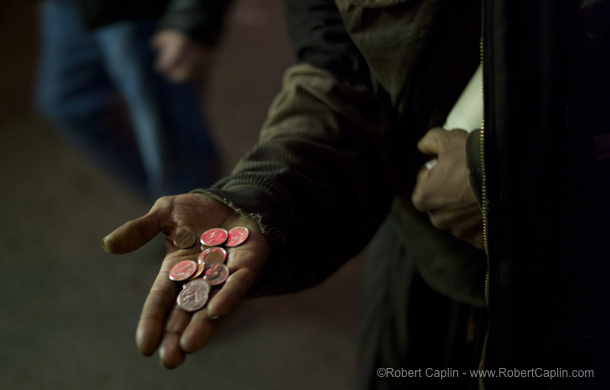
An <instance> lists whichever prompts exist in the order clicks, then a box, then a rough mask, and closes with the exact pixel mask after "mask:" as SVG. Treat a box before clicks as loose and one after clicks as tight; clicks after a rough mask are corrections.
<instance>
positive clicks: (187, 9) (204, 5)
mask: <svg viewBox="0 0 610 390" xmlns="http://www.w3.org/2000/svg"><path fill="white" fill-rule="evenodd" d="M232 3H233V1H232V0H171V1H169V2H168V5H167V8H166V10H165V12H164V14H163V16H162V17H161V20H160V22H159V28H161V29H165V28H168V29H175V30H179V31H182V32H185V33H186V34H188V35H189V36H190V37H191V38H193V39H194V40H196V41H197V42H199V43H202V44H204V45H206V46H214V45H216V44H217V43H218V41H219V40H220V36H221V33H222V30H223V28H224V22H225V16H226V14H227V12H228V10H229V8H230V6H231V4H232Z"/></svg>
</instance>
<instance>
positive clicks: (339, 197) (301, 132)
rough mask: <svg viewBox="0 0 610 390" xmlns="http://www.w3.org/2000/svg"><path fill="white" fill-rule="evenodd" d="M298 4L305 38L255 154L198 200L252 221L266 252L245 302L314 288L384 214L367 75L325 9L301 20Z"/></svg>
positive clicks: (382, 119)
mask: <svg viewBox="0 0 610 390" xmlns="http://www.w3.org/2000/svg"><path fill="white" fill-rule="evenodd" d="M313 3H314V2H310V3H308V5H311V4H313ZM327 3H328V2H323V4H327ZM295 4H296V3H295ZM303 4H305V2H303V1H301V2H300V3H299V4H298V5H297V6H296V8H294V9H293V10H294V11H298V12H295V13H291V8H290V6H291V4H290V3H289V4H288V6H287V11H288V25H289V26H291V27H292V28H295V27H299V26H300V27H303V26H308V27H307V28H308V30H306V31H295V30H293V31H292V32H291V34H292V36H293V42H295V41H296V46H295V47H296V48H297V58H298V63H297V64H296V65H294V66H292V67H291V68H289V69H288V70H287V71H286V73H285V75H284V80H283V87H282V90H281V92H280V93H279V95H278V96H277V97H276V99H275V100H274V102H273V103H272V105H271V107H270V110H269V115H268V118H267V120H266V122H265V123H264V125H263V128H262V131H261V134H260V138H259V142H258V144H257V146H256V147H255V148H254V149H253V150H251V151H250V152H249V153H248V154H247V155H246V156H245V157H244V158H243V159H242V160H241V161H240V162H239V163H238V165H237V166H236V167H235V169H234V170H233V172H232V174H231V175H230V176H229V177H227V178H225V179H223V180H221V181H220V182H219V183H217V184H216V185H215V186H214V188H212V189H209V190H197V191H199V192H203V193H206V194H208V195H210V196H212V197H214V198H216V199H218V200H220V201H222V202H224V203H225V204H229V205H230V206H231V207H233V208H234V209H235V210H237V211H238V212H240V213H242V214H244V215H248V216H251V217H254V218H255V219H257V220H258V222H259V225H260V227H261V229H262V230H263V232H264V234H265V235H266V236H267V238H268V239H269V241H270V242H271V244H272V255H271V257H270V258H269V260H268V261H267V263H266V265H265V267H264V269H263V272H262V274H261V276H260V277H259V280H258V281H257V282H256V283H255V285H254V286H253V289H252V291H251V295H259V294H271V293H285V292H294V291H299V290H301V289H304V288H306V287H309V286H312V285H314V284H317V283H319V282H321V281H322V280H324V279H325V278H326V277H328V276H329V275H330V274H331V273H332V272H334V271H335V270H336V269H337V268H338V267H340V266H341V265H342V264H343V263H344V262H345V261H347V260H348V259H350V258H351V257H353V256H354V255H356V254H357V253H358V252H359V251H361V250H362V249H363V248H364V247H365V245H366V244H367V242H368V241H369V239H370V238H371V237H372V235H373V234H374V232H375V231H376V230H377V227H378V226H379V224H380V223H381V221H382V220H383V218H384V217H385V215H386V214H387V212H388V210H389V207H390V201H391V196H390V191H389V189H388V186H387V180H386V179H385V177H384V174H383V173H382V172H383V169H382V162H381V160H382V158H383V153H382V150H383V148H382V147H381V145H382V144H383V142H384V131H385V130H384V129H386V128H387V126H386V123H387V120H386V115H385V114H384V112H383V110H382V105H380V104H379V103H378V101H377V99H376V98H375V96H374V94H373V93H372V91H371V88H370V85H369V83H368V79H366V77H368V76H366V77H365V78H362V76H363V75H366V72H364V70H366V68H364V69H363V71H362V72H361V73H360V74H357V73H358V70H359V69H360V68H359V67H361V66H365V65H364V64H363V63H355V62H354V61H355V59H357V57H358V56H357V55H355V53H356V51H355V48H353V47H352V44H351V41H350V40H349V37H348V36H347V34H345V32H344V31H343V30H342V23H341V20H340V18H338V17H336V13H335V12H336V9H334V5H332V3H330V4H331V5H332V6H329V5H324V6H323V7H318V8H315V7H314V8H311V7H310V8H309V10H308V13H305V12H302V11H303V8H302V7H304V6H303ZM322 11H324V12H322ZM308 17H311V18H312V19H308ZM293 34H297V36H296V37H295V36H294V35H293ZM295 38H296V39H295ZM307 38H311V39H307ZM337 45H341V46H343V48H344V50H342V51H338V50H336V48H337ZM299 48H300V49H299ZM310 58H311V60H309V59H310ZM358 61H359V60H358ZM325 68H326V69H325Z"/></svg>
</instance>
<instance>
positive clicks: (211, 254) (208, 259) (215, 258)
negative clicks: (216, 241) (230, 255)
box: [197, 246, 227, 264]
mask: <svg viewBox="0 0 610 390" xmlns="http://www.w3.org/2000/svg"><path fill="white" fill-rule="evenodd" d="M226 258H227V251H226V250H225V249H224V248H221V247H219V246H215V247H212V248H207V249H206V250H204V251H203V252H201V253H200V254H199V257H198V258H197V261H198V262H199V263H203V264H210V263H224V262H225V259H226Z"/></svg>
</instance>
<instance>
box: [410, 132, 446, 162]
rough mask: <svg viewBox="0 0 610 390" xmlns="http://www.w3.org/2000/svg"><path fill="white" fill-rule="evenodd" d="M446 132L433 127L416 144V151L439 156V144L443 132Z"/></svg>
mask: <svg viewBox="0 0 610 390" xmlns="http://www.w3.org/2000/svg"><path fill="white" fill-rule="evenodd" d="M446 131H447V130H445V129H443V128H442V127H434V128H432V129H430V130H428V131H427V132H426V134H425V135H424V136H423V137H422V138H421V139H420V140H419V142H418V143H417V149H418V150H419V151H420V152H422V153H423V154H430V155H434V154H439V153H440V152H442V147H441V146H442V145H441V142H439V140H440V137H441V136H443V132H446Z"/></svg>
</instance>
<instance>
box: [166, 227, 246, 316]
mask: <svg viewBox="0 0 610 390" xmlns="http://www.w3.org/2000/svg"><path fill="white" fill-rule="evenodd" d="M249 234H250V233H249V231H248V229H247V228H245V227H240V226H238V227H234V228H232V229H230V230H228V231H227V230H225V229H223V228H212V229H209V230H206V231H205V232H203V234H202V235H201V239H200V242H201V253H200V254H199V255H198V256H197V261H195V260H183V261H181V262H179V263H177V264H176V265H174V266H173V267H172V268H171V270H170V272H169V278H170V280H173V281H175V282H183V283H186V284H184V285H183V289H182V291H181V292H180V294H178V298H177V300H176V301H177V303H178V307H180V308H181V309H182V310H185V311H189V312H194V311H197V310H200V309H202V308H203V307H204V306H205V304H206V303H207V301H208V298H209V293H210V291H211V289H212V287H213V286H219V285H221V284H223V283H224V282H225V281H226V280H227V278H228V277H229V267H228V266H227V265H226V264H225V261H226V259H227V251H226V249H225V248H224V247H229V248H232V247H236V246H238V245H241V244H242V243H243V242H244V241H246V239H247V238H248V236H249ZM195 241H196V239H195V235H194V234H193V233H191V232H190V231H188V230H182V231H180V232H178V233H177V234H176V236H175V238H174V245H176V246H177V247H178V248H182V249H187V248H190V247H192V246H193V245H194V244H195ZM223 246H224V247H223ZM202 275H203V277H200V276H202Z"/></svg>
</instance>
